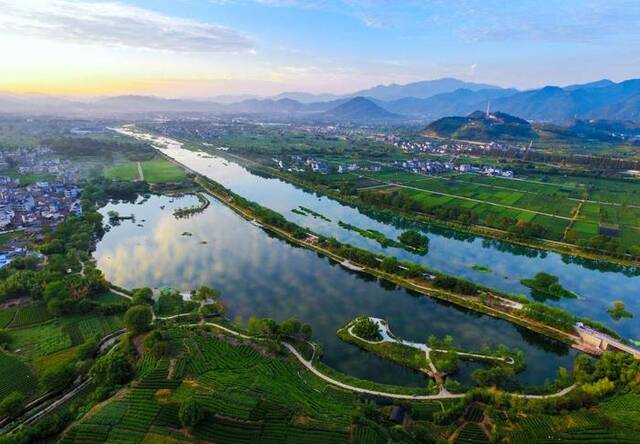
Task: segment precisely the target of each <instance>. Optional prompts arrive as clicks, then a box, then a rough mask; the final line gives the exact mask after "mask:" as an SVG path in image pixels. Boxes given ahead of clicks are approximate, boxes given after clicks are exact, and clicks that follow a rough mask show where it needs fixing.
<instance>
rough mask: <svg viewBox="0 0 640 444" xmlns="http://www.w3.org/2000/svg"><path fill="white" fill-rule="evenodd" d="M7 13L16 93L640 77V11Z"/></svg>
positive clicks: (401, 7) (463, 4)
mask: <svg viewBox="0 0 640 444" xmlns="http://www.w3.org/2000/svg"><path fill="white" fill-rule="evenodd" d="M0 8H2V10H3V14H1V15H0V50H2V51H3V53H4V54H7V55H8V57H6V58H5V60H8V64H7V67H6V68H7V69H6V70H5V71H4V72H2V73H0V91H9V92H10V91H14V92H28V91H34V92H45V93H47V92H48V93H66V94H74V93H75V92H77V93H78V94H100V93H105V94H106V93H115V92H143V93H147V92H148V93H154V94H160V95H166V96H212V95H217V94H225V93H229V94H238V93H248V94H273V93H277V92H281V91H287V90H306V91H311V92H334V93H343V92H347V91H353V90H356V89H359V88H365V87H369V86H372V85H375V84H379V83H391V82H396V83H407V82H411V81H416V80H423V79H434V78H440V77H457V78H461V79H464V80H470V81H478V82H484V83H492V84H498V85H501V86H513V87H517V88H531V87H537V86H541V85H545V84H559V85H564V84H570V83H579V82H587V81H591V80H595V79H600V78H605V77H606V78H610V79H612V80H622V79H626V78H631V77H640V52H639V51H638V49H637V48H640V1H638V0H609V1H602V0H598V1H596V0H580V1H577V0H538V1H529V0H512V1H498V0H484V1H476V0H448V1H445V0H423V1H418V0H395V1H392V0H327V1H323V0H172V1H165V0H162V1H157V0H156V1H151V0H128V1H125V0H123V1H119V2H104V1H89V0H82V1H76V0H22V1H21V2H15V1H12V0H0ZM3 46H4V47H3ZM45 74H47V75H45ZM74 88H75V89H74Z"/></svg>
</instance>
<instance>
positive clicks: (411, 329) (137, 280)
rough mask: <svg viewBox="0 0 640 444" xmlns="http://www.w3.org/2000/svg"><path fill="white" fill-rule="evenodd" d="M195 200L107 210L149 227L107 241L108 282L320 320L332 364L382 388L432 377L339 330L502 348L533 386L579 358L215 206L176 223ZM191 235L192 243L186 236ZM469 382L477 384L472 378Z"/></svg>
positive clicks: (242, 312)
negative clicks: (376, 327) (202, 290)
mask: <svg viewBox="0 0 640 444" xmlns="http://www.w3.org/2000/svg"><path fill="white" fill-rule="evenodd" d="M195 203H196V200H195V198H182V199H176V200H175V201H174V202H173V203H172V202H171V201H170V199H169V198H167V197H162V196H152V197H151V198H150V199H149V200H148V201H147V202H146V203H144V204H143V205H135V204H126V203H122V204H110V205H108V206H107V207H105V208H103V209H102V210H101V212H102V213H103V214H106V213H107V212H108V211H109V210H112V209H113V210H116V211H118V212H119V213H120V214H131V213H133V214H135V216H136V220H138V221H139V220H142V219H145V221H146V222H145V223H144V226H143V227H138V226H136V225H135V224H132V223H130V222H128V221H123V222H122V224H121V225H120V226H117V227H114V228H113V229H111V230H110V231H109V232H108V233H107V234H105V236H104V238H103V239H102V241H101V242H100V243H99V244H98V246H97V250H96V253H95V257H96V259H97V261H98V266H99V267H100V268H101V269H102V270H104V272H105V274H106V275H107V278H108V279H110V280H111V281H113V282H114V283H116V284H118V285H122V286H125V287H138V286H153V287H160V286H171V287H175V288H178V289H180V290H190V289H192V288H194V287H197V286H199V285H211V286H215V287H218V288H220V289H221V290H222V293H223V295H224V302H225V304H226V305H227V306H228V309H229V316H230V317H231V318H232V319H233V318H236V317H239V318H241V319H243V320H244V321H246V320H247V319H248V317H250V316H252V315H256V316H260V317H271V318H274V319H276V320H283V319H286V318H288V317H291V316H295V317H298V318H299V319H301V320H304V321H307V322H310V323H311V325H312V327H313V330H314V337H315V338H316V340H317V341H318V342H320V343H321V344H322V347H323V350H324V357H323V360H324V361H325V362H326V363H327V364H328V365H330V366H332V367H334V368H337V369H339V370H341V371H344V372H346V373H349V374H353V375H355V376H359V377H362V378H367V379H371V380H375V381H379V382H383V383H393V384H408V385H418V384H424V383H425V379H424V378H423V377H422V376H421V375H419V374H416V373H414V372H412V371H410V370H407V369H404V368H402V367H399V366H397V365H394V364H392V363H390V362H388V361H385V360H382V359H379V358H376V357H375V356H372V355H371V354H369V353H363V352H362V351H360V350H359V349H358V348H357V347H355V346H353V345H349V344H345V343H343V342H342V341H340V340H339V339H338V338H337V336H336V334H335V332H336V330H337V329H338V328H339V327H341V326H342V325H344V324H345V323H346V322H348V321H349V320H351V319H352V318H354V317H356V316H359V315H371V316H378V317H381V318H385V319H387V320H388V321H389V322H390V324H391V326H392V328H393V330H394V332H396V333H397V334H398V335H399V336H401V337H404V338H407V339H410V340H417V341H425V340H426V338H427V337H428V336H429V335H431V334H434V335H436V336H439V337H443V336H444V335H446V334H451V335H452V336H453V337H454V338H455V341H456V342H457V343H458V344H460V345H461V346H463V347H467V348H474V349H479V348H481V347H482V346H483V345H485V344H486V345H489V346H496V345H497V344H499V343H504V344H505V345H507V346H509V347H518V348H520V349H522V350H523V351H524V352H525V355H526V358H527V363H528V368H527V370H526V371H525V372H524V373H523V374H522V376H521V380H522V381H523V383H525V384H536V383H542V382H543V381H544V380H545V379H547V378H553V377H554V375H555V373H556V370H557V368H558V367H559V366H565V367H570V366H571V363H572V361H573V358H574V356H575V352H574V351H567V350H562V352H560V353H559V352H558V350H553V349H549V348H548V347H545V346H543V345H541V344H539V343H535V341H532V340H531V338H527V337H526V336H523V333H522V332H521V330H520V329H519V328H518V327H516V326H514V325H512V324H510V323H508V322H505V321H501V320H497V319H493V318H490V317H487V316H484V315H481V314H479V313H475V312H469V311H467V310H464V309H462V308H460V307H457V306H454V305H450V304H446V303H441V302H438V301H436V300H433V299H430V298H427V297H424V296H420V295H418V294H416V293H413V292H408V291H406V290H404V289H400V288H397V287H396V286H395V285H394V284H392V283H390V282H384V281H383V282H379V281H378V280H377V279H376V278H374V277H371V276H368V275H363V274H360V273H353V272H348V271H347V270H345V269H344V268H343V267H341V266H339V265H338V264H336V263H332V262H331V261H330V260H327V259H326V258H323V257H320V256H319V255H318V254H316V253H315V252H312V251H309V250H306V249H303V248H292V246H291V245H290V244H288V243H287V242H285V241H283V240H280V239H277V238H274V237H272V236H269V235H267V234H266V233H265V232H264V231H262V230H261V229H260V228H258V227H256V226H254V225H252V224H250V223H248V222H246V221H245V220H244V219H242V218H240V217H239V216H237V215H236V214H235V213H233V212H232V211H231V210H230V209H228V208H227V207H225V206H223V205H222V204H220V203H218V202H217V201H215V200H213V201H212V203H211V205H210V206H209V207H208V208H207V209H206V210H205V211H204V212H203V213H202V214H199V215H197V216H195V217H192V218H189V219H179V220H177V219H175V218H174V217H173V216H172V212H173V209H174V208H177V207H183V206H187V205H193V204H195ZM162 206H164V209H161V207H162ZM185 232H187V233H190V234H191V236H183V235H182V234H183V233H185ZM202 241H206V242H207V244H202V243H201V242H202ZM542 341H544V339H543V340H542ZM543 344H544V343H543ZM560 346H561V345H559V346H558V347H560ZM460 377H461V378H464V379H466V381H464V382H469V381H468V378H469V372H462V373H461V376H460Z"/></svg>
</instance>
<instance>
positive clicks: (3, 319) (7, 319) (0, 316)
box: [0, 307, 18, 328]
mask: <svg viewBox="0 0 640 444" xmlns="http://www.w3.org/2000/svg"><path fill="white" fill-rule="evenodd" d="M16 311H18V308H17V307H9V308H4V309H2V310H0V328H5V327H7V326H8V325H9V324H10V323H11V321H13V317H14V316H15V314H16Z"/></svg>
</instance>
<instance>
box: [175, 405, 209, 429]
mask: <svg viewBox="0 0 640 444" xmlns="http://www.w3.org/2000/svg"><path fill="white" fill-rule="evenodd" d="M203 417H204V410H203V409H202V406H201V405H200V404H199V403H198V402H197V401H196V400H194V399H188V400H186V401H184V402H183V403H182V404H181V405H180V410H179V411H178V418H180V423H181V424H182V426H183V427H194V426H195V425H197V424H198V423H199V422H200V421H201V420H202V418H203Z"/></svg>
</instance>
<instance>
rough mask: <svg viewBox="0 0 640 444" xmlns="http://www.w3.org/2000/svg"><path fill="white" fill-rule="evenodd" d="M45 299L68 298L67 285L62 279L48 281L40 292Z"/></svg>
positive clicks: (60, 299)
mask: <svg viewBox="0 0 640 444" xmlns="http://www.w3.org/2000/svg"><path fill="white" fill-rule="evenodd" d="M42 295H43V296H44V300H45V301H53V300H59V301H62V300H65V299H68V298H69V291H67V286H66V285H65V284H64V282H62V281H54V282H49V283H48V284H47V286H46V287H45V288H44V292H43V293H42Z"/></svg>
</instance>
